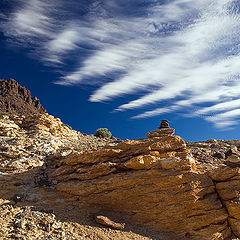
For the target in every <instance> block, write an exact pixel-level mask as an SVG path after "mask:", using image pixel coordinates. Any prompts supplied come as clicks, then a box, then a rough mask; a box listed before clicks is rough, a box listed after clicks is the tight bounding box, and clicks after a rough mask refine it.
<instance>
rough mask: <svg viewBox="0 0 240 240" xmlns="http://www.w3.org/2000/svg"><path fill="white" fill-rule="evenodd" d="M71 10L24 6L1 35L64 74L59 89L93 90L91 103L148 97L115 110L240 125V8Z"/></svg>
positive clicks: (227, 1) (224, 4) (101, 6)
mask: <svg viewBox="0 0 240 240" xmlns="http://www.w3.org/2000/svg"><path fill="white" fill-rule="evenodd" d="M71 4H72V6H71ZM71 4H66V3H65V2H64V1H58V2H56V1H46V0H42V1H40V0H29V1H25V0H21V1H20V5H18V7H17V8H14V9H13V11H12V13H11V14H10V16H8V19H7V21H5V22H4V24H2V25H1V29H2V30H3V32H4V34H5V35H6V36H7V37H9V38H10V39H14V41H16V42H18V44H19V45H24V46H25V47H29V48H30V49H31V53H33V54H34V53H35V54H36V55H37V56H40V60H41V61H42V62H43V63H44V64H48V65H54V66H55V69H56V70H61V72H63V75H62V77H61V78H60V79H59V81H58V82H57V83H58V84H63V85H74V84H92V85H96V84H97V86H98V88H97V89H96V90H95V92H93V93H92V94H91V96H90V101H92V102H102V101H112V100H113V99H114V98H117V97H119V96H123V95H126V94H132V95H134V94H136V93H138V92H140V91H141V92H142V91H145V95H141V96H139V95H134V96H136V99H134V100H132V101H130V102H126V103H124V104H122V105H121V106H118V107H117V108H116V110H118V111H126V110H134V109H137V108H143V107H146V106H147V107H148V108H149V107H151V106H154V105H156V103H157V104H161V106H162V107H161V108H159V107H157V108H156V109H154V107H153V109H152V110H150V111H145V112H143V113H141V114H139V115H137V116H134V118H145V117H152V116H156V115H160V114H163V113H170V112H176V111H182V112H185V113H188V114H189V112H190V113H191V114H190V115H191V116H194V117H196V116H199V117H202V116H203V117H204V118H205V120H207V121H210V122H212V123H214V124H215V126H216V127H223V126H224V127H226V126H229V125H233V123H236V122H237V121H238V120H239V115H238V108H239V105H240V103H239V101H240V100H239V99H240V90H238V89H240V81H239V76H240V27H239V26H240V3H238V2H237V1H233V0H221V1H218V0H210V1H209V0H208V1H207V0H172V1H155V0H150V1H148V2H147V3H146V1H142V0H139V1H127V0H123V1H116V0H97V1H96V0H92V1H86V2H82V3H81V4H80V3H78V1H74V0H72V1H71ZM79 55H80V56H79ZM78 56H79V57H78ZM70 58H71V59H72V58H74V62H75V64H74V66H72V67H71V68H67V69H68V70H66V68H64V67H63V64H66V62H67V61H66V60H68V59H70ZM105 77H108V81H106V80H105ZM96 79H97V80H96ZM109 79H111V81H110V82H109ZM179 98H181V100H179ZM166 102H167V104H166ZM169 102H170V104H169ZM203 104H204V106H203ZM193 109H196V110H195V111H193ZM219 121H220V122H221V124H220V123H219Z"/></svg>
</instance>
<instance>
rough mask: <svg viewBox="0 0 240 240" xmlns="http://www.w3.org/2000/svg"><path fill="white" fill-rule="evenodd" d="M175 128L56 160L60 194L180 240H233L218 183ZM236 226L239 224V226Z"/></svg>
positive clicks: (53, 176)
mask: <svg viewBox="0 0 240 240" xmlns="http://www.w3.org/2000/svg"><path fill="white" fill-rule="evenodd" d="M173 133H174V130H172V129H162V130H161V129H158V130H156V131H153V132H150V133H148V134H147V135H148V137H149V139H143V140H132V141H130V140H129V141H125V142H122V143H119V144H118V145H116V146H113V147H106V148H105V149H102V150H98V151H87V152H83V153H75V154H74V155H72V154H70V155H67V156H64V157H62V158H55V159H53V162H52V164H53V166H55V167H57V169H54V170H53V171H52V173H51V179H54V180H57V181H58V184H57V186H56V188H57V190H59V191H62V192H66V193H69V194H72V195H75V196H78V197H79V201H82V202H84V201H85V202H87V203H88V204H90V205H93V206H97V207H98V208H99V209H103V210H114V211H118V212H121V213H123V214H125V215H128V216H131V219H132V221H134V222H136V223H138V224H141V225H142V226H144V227H147V228H150V229H154V230H158V231H161V232H167V233H174V237H173V238H174V239H227V238H228V237H230V236H231V235H232V232H231V227H232V226H233V225H234V224H235V223H232V224H230V226H229V222H228V221H229V214H228V211H227V209H226V207H225V205H223V204H222V199H221V198H219V195H218V194H219V193H218V191H217V190H216V187H215V182H214V181H215V179H214V178H213V177H211V176H209V173H208V172H207V171H202V172H201V171H199V170H198V168H196V161H195V160H194V159H193V158H192V157H191V154H190V153H189V152H190V150H188V149H187V148H186V144H185V142H184V141H183V139H181V138H180V137H178V136H172V134H173ZM235 225H236V224H235Z"/></svg>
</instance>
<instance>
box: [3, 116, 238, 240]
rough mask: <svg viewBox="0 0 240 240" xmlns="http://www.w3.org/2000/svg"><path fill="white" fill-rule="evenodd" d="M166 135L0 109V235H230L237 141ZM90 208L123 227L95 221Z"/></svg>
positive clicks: (234, 224) (234, 227)
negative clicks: (124, 132) (92, 131)
mask: <svg viewBox="0 0 240 240" xmlns="http://www.w3.org/2000/svg"><path fill="white" fill-rule="evenodd" d="M173 134H174V129H170V128H168V129H158V130H155V131H152V132H149V133H147V136H148V138H147V139H139V140H126V141H120V142H119V141H113V140H107V139H101V138H96V137H94V136H88V135H85V134H82V133H79V132H77V131H74V130H71V129H69V128H68V127H67V126H65V125H64V124H63V123H62V122H61V120H60V119H56V118H54V117H53V116H50V115H48V114H34V115H31V116H30V115H29V116H17V115H1V116H0V141H1V145H0V205H1V206H0V214H1V216H4V218H2V219H1V221H0V225H1V231H0V236H1V235H2V236H1V237H3V238H4V237H5V238H20V239H34V236H37V237H38V239H46V238H49V239H55V238H57V239H139V240H140V239H146V240H149V239H159V240H160V239H164V240H166V239H171V240H174V239H201V240H202V239H203V240H204V239H207V240H209V239H212V240H213V239H215V240H217V239H237V237H239V236H240V214H239V212H240V199H239V196H240V161H239V159H240V153H239V149H240V142H239V141H237V140H232V141H217V140H214V139H211V140H208V141H205V142H199V143H185V141H184V140H183V139H182V138H181V137H179V136H174V135H173ZM94 214H96V215H97V216H101V220H102V219H103V220H104V223H105V225H109V226H110V225H114V224H113V223H114V222H112V221H110V220H115V221H116V223H117V226H121V229H123V226H124V224H123V223H126V224H125V226H124V230H111V229H109V228H103V229H102V228H99V225H96V223H95V222H94V217H93V215H94ZM107 217H110V220H108V218H107ZM98 218H99V217H98ZM95 219H96V218H95ZM106 219H107V220H106ZM123 219H124V220H123ZM109 223H111V224H109ZM118 223H119V224H120V225H119V224H118ZM119 229H120V228H119ZM153 233H154V234H153ZM155 233H156V234H155Z"/></svg>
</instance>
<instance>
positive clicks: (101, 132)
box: [94, 128, 112, 138]
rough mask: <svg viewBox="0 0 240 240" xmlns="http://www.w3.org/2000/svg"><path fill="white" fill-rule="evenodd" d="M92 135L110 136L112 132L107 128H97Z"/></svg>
mask: <svg viewBox="0 0 240 240" xmlns="http://www.w3.org/2000/svg"><path fill="white" fill-rule="evenodd" d="M94 136H96V137H102V138H110V137H111V136H112V133H111V132H110V131H108V129H107V128H99V129H97V131H96V132H95V134H94Z"/></svg>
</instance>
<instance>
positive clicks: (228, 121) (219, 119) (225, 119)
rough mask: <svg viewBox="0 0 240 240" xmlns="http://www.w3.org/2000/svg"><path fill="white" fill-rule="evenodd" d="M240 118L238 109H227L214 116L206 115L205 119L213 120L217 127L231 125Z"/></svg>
mask: <svg viewBox="0 0 240 240" xmlns="http://www.w3.org/2000/svg"><path fill="white" fill-rule="evenodd" d="M239 118H240V109H235V110H231V111H227V112H224V113H220V114H217V115H215V116H211V117H207V118H206V120H207V121H210V122H213V123H214V124H215V126H216V127H217V128H222V127H228V126H233V125H236V124H237V120H239Z"/></svg>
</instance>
